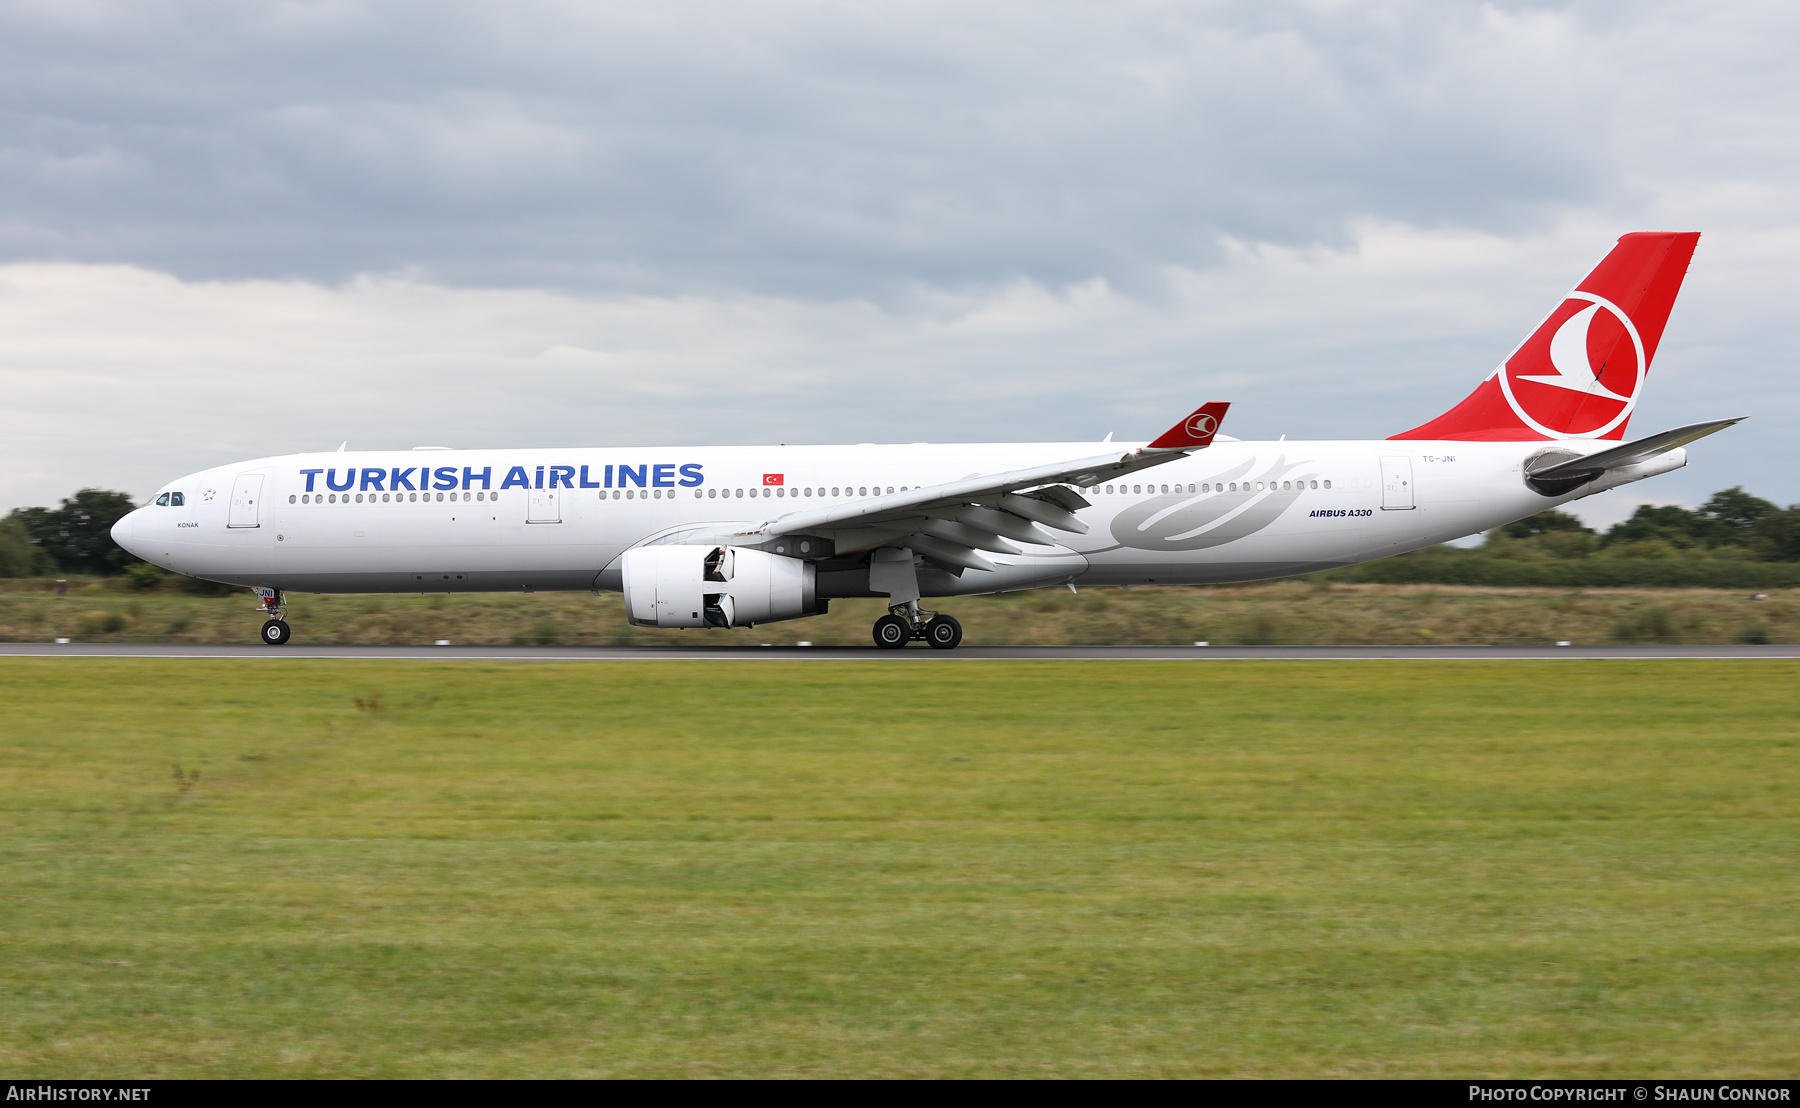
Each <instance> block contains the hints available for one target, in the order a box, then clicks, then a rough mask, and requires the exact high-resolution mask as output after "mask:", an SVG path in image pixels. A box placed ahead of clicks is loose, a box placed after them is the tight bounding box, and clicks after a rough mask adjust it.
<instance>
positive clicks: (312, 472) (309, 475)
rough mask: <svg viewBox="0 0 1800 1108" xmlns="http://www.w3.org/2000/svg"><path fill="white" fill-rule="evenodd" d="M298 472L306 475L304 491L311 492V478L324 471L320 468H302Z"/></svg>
mask: <svg viewBox="0 0 1800 1108" xmlns="http://www.w3.org/2000/svg"><path fill="white" fill-rule="evenodd" d="M300 472H301V473H302V474H304V475H305V477H306V491H307V492H311V491H313V478H315V477H317V476H318V475H319V474H321V473H324V472H325V471H324V470H322V469H303V470H301V471H300Z"/></svg>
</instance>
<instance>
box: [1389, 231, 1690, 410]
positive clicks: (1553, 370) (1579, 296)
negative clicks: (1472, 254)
mask: <svg viewBox="0 0 1800 1108" xmlns="http://www.w3.org/2000/svg"><path fill="white" fill-rule="evenodd" d="M1699 241H1700V234H1699V232H1697V231H1683V232H1662V231H1640V232H1636V233H1633V234H1629V235H1626V236H1625V237H1624V238H1621V239H1620V240H1619V242H1618V244H1617V245H1616V246H1614V247H1613V248H1612V252H1611V253H1609V254H1607V255H1606V257H1605V258H1603V259H1602V260H1601V262H1600V264H1599V265H1597V266H1595V267H1594V271H1593V272H1592V273H1590V274H1588V275H1587V277H1586V278H1585V279H1584V280H1583V281H1582V282H1581V283H1580V284H1579V285H1576V286H1575V288H1574V290H1573V291H1572V292H1570V293H1569V295H1568V296H1567V297H1565V298H1564V299H1563V302H1562V303H1561V304H1560V305H1558V306H1557V308H1556V310H1555V311H1553V312H1551V313H1550V315H1549V316H1548V317H1547V318H1546V319H1545V320H1544V322H1543V323H1542V324H1540V325H1539V326H1538V328H1537V330H1535V331H1533V332H1532V333H1531V337H1530V338H1528V339H1526V340H1525V341H1524V342H1523V343H1521V344H1520V345H1519V348H1518V349H1517V350H1514V351H1513V352H1512V354H1511V355H1510V356H1509V357H1508V358H1507V359H1506V361H1504V362H1502V363H1501V365H1500V367H1499V368H1498V369H1495V370H1494V372H1493V373H1491V374H1489V375H1488V377H1487V379H1486V380H1484V381H1482V382H1481V384H1480V385H1479V386H1477V387H1476V389H1475V391H1474V392H1472V393H1470V394H1469V395H1468V396H1467V397H1466V398H1465V399H1464V400H1463V402H1462V403H1460V404H1458V405H1457V406H1456V407H1454V408H1451V409H1450V410H1449V411H1447V412H1445V413H1444V414H1443V415H1441V416H1438V417H1437V418H1436V419H1434V420H1432V421H1431V422H1430V423H1427V424H1424V425H1423V426H1420V427H1415V428H1413V429H1412V430H1410V431H1406V432H1404V433H1402V434H1398V435H1394V436H1393V437H1394V438H1396V439H1479V440H1485V441H1502V442H1504V441H1513V440H1520V441H1529V440H1536V439H1562V438H1590V439H1621V438H1624V436H1625V425H1626V424H1627V423H1628V422H1630V420H1631V413H1632V410H1633V409H1634V408H1636V407H1637V402H1638V397H1639V396H1641V395H1642V394H1643V389H1644V379H1645V377H1647V376H1648V374H1649V371H1650V362H1651V359H1653V358H1655V357H1656V346H1657V343H1658V342H1660V341H1661V340H1662V333H1663V327H1664V326H1665V325H1666V324H1667V323H1668V321H1669V309H1670V308H1672V307H1674V305H1675V294H1676V293H1677V292H1680V291H1681V280H1682V278H1683V277H1685V276H1686V275H1687V267H1688V262H1689V260H1690V259H1692V258H1693V256H1694V247H1695V245H1696V244H1697V243H1698V242H1699Z"/></svg>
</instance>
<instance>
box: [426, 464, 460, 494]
mask: <svg viewBox="0 0 1800 1108" xmlns="http://www.w3.org/2000/svg"><path fill="white" fill-rule="evenodd" d="M431 476H432V478H433V481H432V485H431V487H432V488H434V489H453V488H455V487H456V467H455V466H439V467H437V469H436V470H435V471H434V472H433V473H432V475H431Z"/></svg>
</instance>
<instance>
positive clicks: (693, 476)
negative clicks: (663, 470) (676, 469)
mask: <svg viewBox="0 0 1800 1108" xmlns="http://www.w3.org/2000/svg"><path fill="white" fill-rule="evenodd" d="M705 480H706V477H705V475H704V474H702V473H701V472H700V463H699V462H689V463H688V464H687V465H684V466H682V467H681V487H682V488H684V489H691V488H693V487H695V486H696V485H698V484H700V483H701V482H702V481H705Z"/></svg>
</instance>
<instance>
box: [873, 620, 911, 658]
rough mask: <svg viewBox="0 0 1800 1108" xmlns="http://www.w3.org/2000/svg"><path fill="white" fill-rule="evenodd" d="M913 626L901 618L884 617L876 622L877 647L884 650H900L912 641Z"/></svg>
mask: <svg viewBox="0 0 1800 1108" xmlns="http://www.w3.org/2000/svg"><path fill="white" fill-rule="evenodd" d="M912 637H913V629H912V624H910V623H908V622H906V621H905V620H903V619H901V618H900V617H899V616H882V617H881V618H880V619H878V620H876V621H875V645H876V646H879V647H880V648H881V649H883V650H899V649H901V648H902V647H904V646H905V645H906V644H907V643H909V642H911V641H912Z"/></svg>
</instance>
